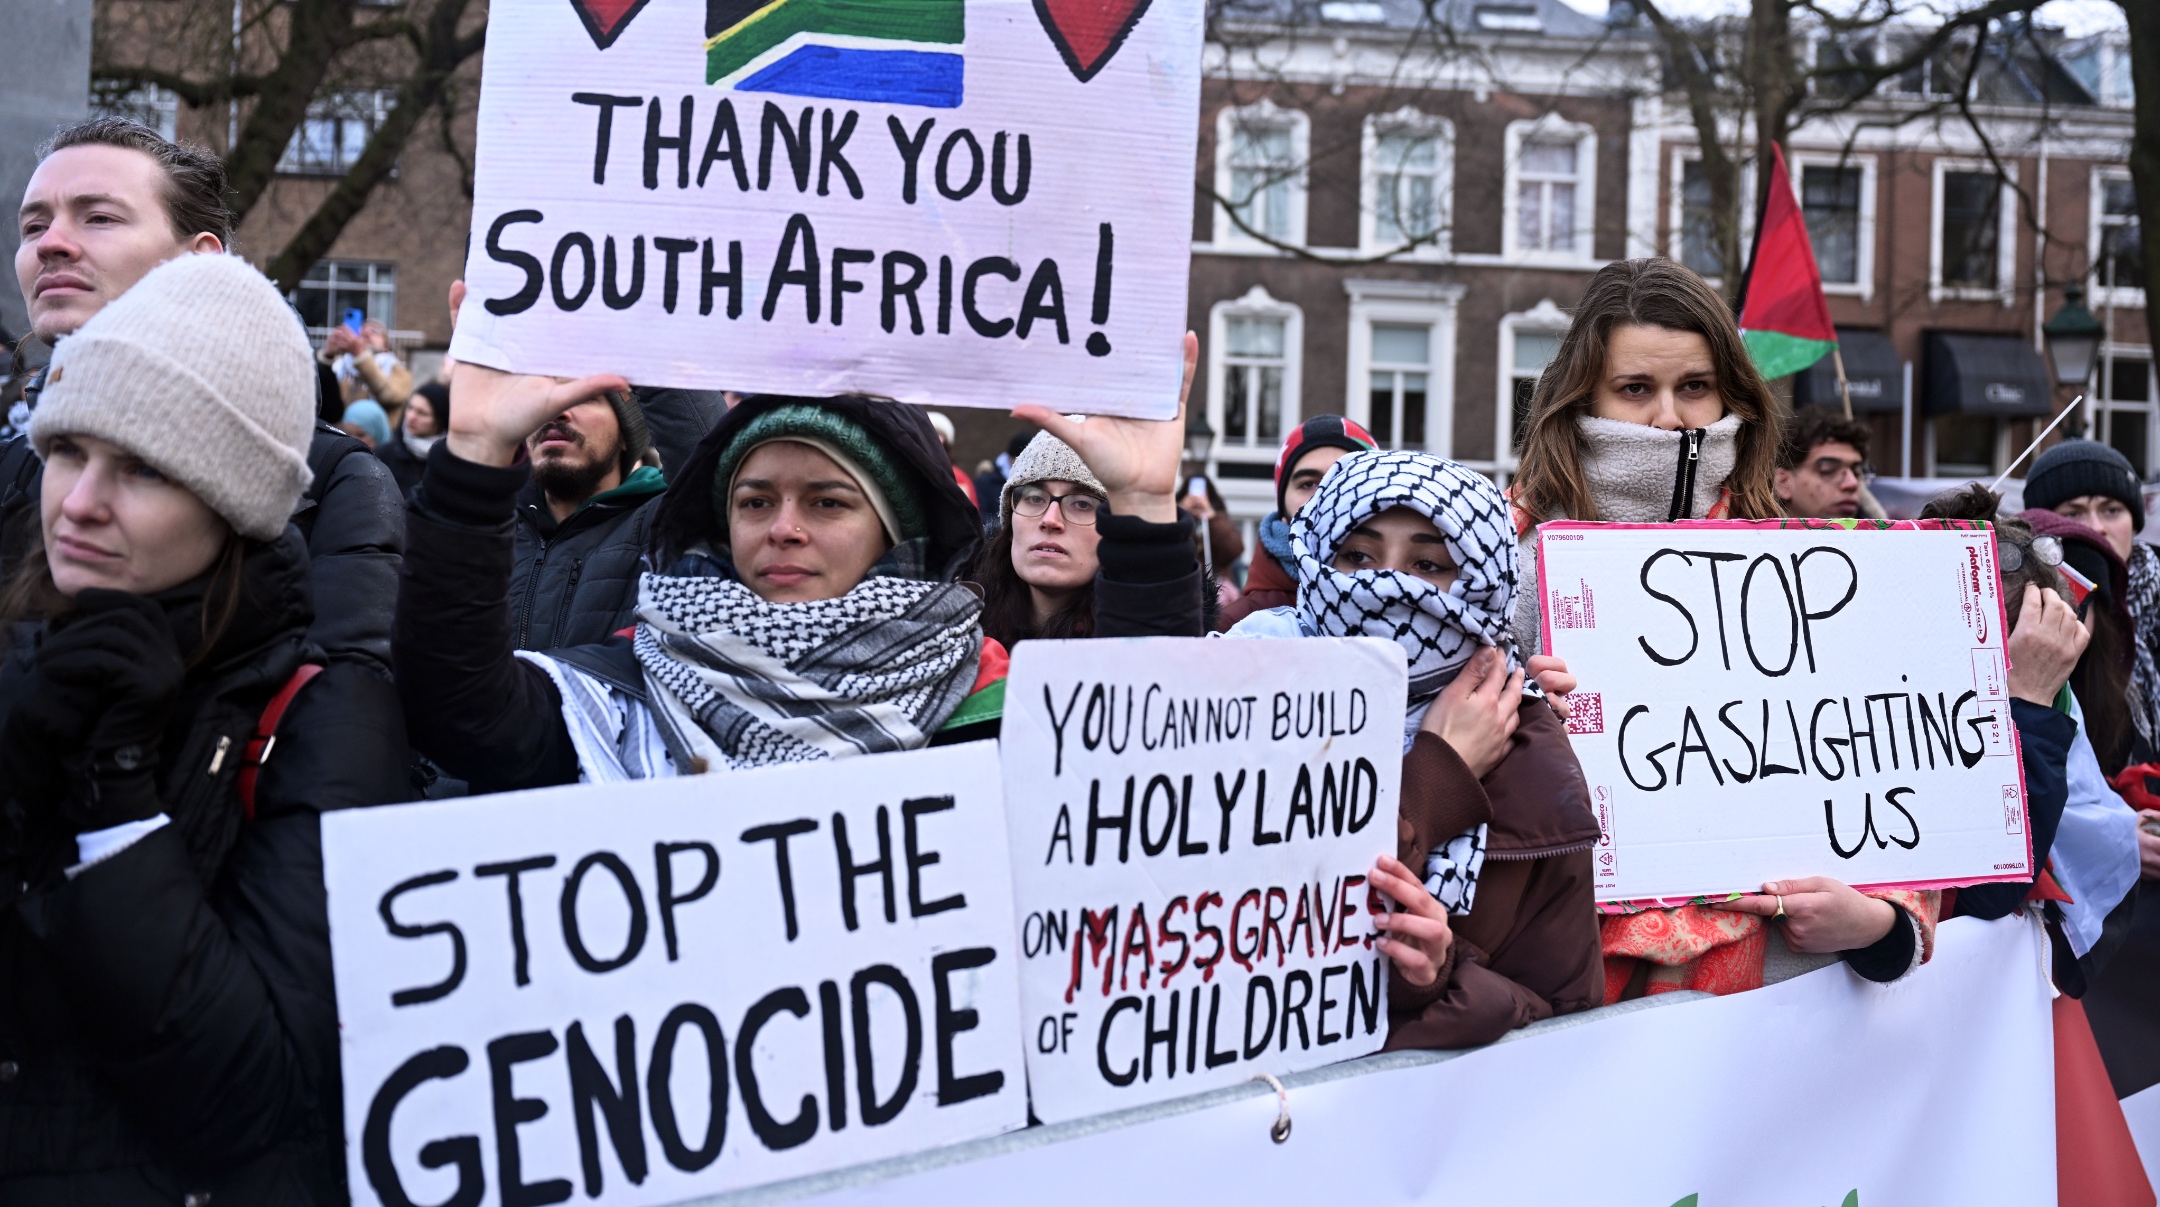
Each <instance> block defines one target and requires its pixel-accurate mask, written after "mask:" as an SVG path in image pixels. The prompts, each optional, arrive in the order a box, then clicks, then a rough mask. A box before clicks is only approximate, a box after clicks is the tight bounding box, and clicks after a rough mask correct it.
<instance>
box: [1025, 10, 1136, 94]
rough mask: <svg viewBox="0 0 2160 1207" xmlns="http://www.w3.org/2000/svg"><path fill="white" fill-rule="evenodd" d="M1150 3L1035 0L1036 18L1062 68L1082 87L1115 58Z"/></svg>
mask: <svg viewBox="0 0 2160 1207" xmlns="http://www.w3.org/2000/svg"><path fill="white" fill-rule="evenodd" d="M1149 2H1150V0H1035V15H1036V16H1037V17H1038V18H1040V19H1041V20H1042V25H1043V29H1044V31H1045V32H1047V33H1048V34H1049V35H1050V42H1051V44H1052V45H1054V46H1056V47H1057V50H1058V54H1059V56H1060V57H1062V58H1063V59H1064V60H1065V66H1067V67H1069V68H1071V69H1072V73H1073V75H1074V77H1075V78H1077V79H1078V80H1079V81H1080V82H1081V83H1083V84H1085V83H1087V82H1088V81H1089V80H1092V79H1094V78H1095V74H1096V73H1097V72H1099V71H1101V70H1102V69H1103V68H1104V67H1105V66H1106V65H1108V64H1109V62H1110V60H1111V59H1112V58H1113V57H1115V56H1116V54H1117V52H1118V47H1120V46H1123V45H1124V44H1125V36H1126V35H1127V34H1130V33H1131V32H1132V31H1133V26H1135V25H1138V24H1139V23H1140V17H1141V15H1142V14H1143V13H1145V12H1147V10H1148V4H1149Z"/></svg>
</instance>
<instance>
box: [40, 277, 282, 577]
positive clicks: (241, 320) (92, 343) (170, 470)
mask: <svg viewBox="0 0 2160 1207" xmlns="http://www.w3.org/2000/svg"><path fill="white" fill-rule="evenodd" d="M314 424H315V367H314V358H313V353H312V352H311V350H310V348H309V346H308V340H307V333H306V332H305V331H303V330H302V329H301V327H300V320H299V317H298V316H297V315H295V314H294V313H293V311H292V307H291V306H289V305H287V304H286V302H285V299H284V298H283V297H282V296H280V295H279V293H278V291H277V287H276V286H275V285H272V284H271V283H270V281H269V279H268V278H266V277H264V276H263V275H262V274H261V273H259V272H257V271H255V270H254V269H253V268H250V267H249V266H248V265H247V263H246V261H243V260H240V259H238V258H237V257H233V256H225V255H190V256H181V257H179V258H178V259H175V260H170V261H167V262H166V263H164V264H161V265H159V266H158V267H157V268H154V269H152V270H151V271H150V272H149V274H148V275H146V276H144V277H143V279H142V280H141V281H139V282H137V283H136V285H135V287H134V288H132V289H130V290H128V291H127V292H126V293H124V294H122V295H121V296H120V297H119V298H118V299H117V300H115V301H114V302H113V303H112V304H111V305H109V306H107V307H105V309H103V310H101V311H99V312H98V313H97V315H96V316H95V317H93V318H92V319H91V320H90V321H89V322H87V323H84V324H83V325H82V327H81V329H79V330H78V331H76V332H75V334H73V335H71V336H69V337H67V338H66V339H64V340H62V341H60V345H59V347H58V348H57V349H56V350H55V351H54V352H53V359H52V372H51V374H50V375H49V376H48V377H47V379H46V387H45V393H44V396H43V397H42V398H41V399H40V400H39V402H38V408H37V412H36V414H35V415H33V416H32V417H31V420H30V440H31V443H32V444H33V445H34V446H35V447H36V448H37V451H38V455H39V456H41V457H46V458H48V459H49V458H50V457H51V453H52V444H53V440H54V439H55V438H56V437H61V436H89V437H93V438H95V439H98V440H102V441H105V442H107V443H110V444H114V445H117V446H119V447H121V448H124V449H126V450H127V451H128V452H130V453H132V454H134V455H135V456H136V457H139V458H141V460H142V461H143V463H144V464H146V465H148V466H150V467H151V468H152V469H154V470H156V471H157V472H159V473H161V474H163V475H164V476H165V477H167V478H169V479H171V480H173V481H174V482H177V483H179V484H180V485H181V486H184V487H186V488H187V489H188V491H189V492H191V493H192V494H194V495H195V497H196V498H198V499H201V500H202V501H203V503H204V504H205V505H207V506H208V507H209V508H210V510H212V511H214V512H216V513H217V514H218V516H219V517H220V518H222V519H223V520H224V521H225V522H226V523H227V524H230V525H231V526H232V528H233V530H234V531H236V532H238V533H239V534H240V535H242V536H245V537H252V538H254V539H256V540H261V541H267V540H271V539H273V538H275V537H276V536H277V535H278V534H279V533H281V532H283V531H284V530H285V522H286V520H287V519H288V518H289V517H290V516H291V515H292V509H293V505H294V504H295V503H297V502H299V499H300V493H301V492H302V491H304V490H306V489H307V486H308V482H309V479H310V475H309V472H308V466H307V453H308V441H309V439H310V438H311V436H312V434H313V431H314Z"/></svg>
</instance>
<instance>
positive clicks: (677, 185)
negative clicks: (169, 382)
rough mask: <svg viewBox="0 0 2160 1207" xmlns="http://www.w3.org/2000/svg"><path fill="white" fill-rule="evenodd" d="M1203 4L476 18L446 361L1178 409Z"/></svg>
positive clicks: (605, 1)
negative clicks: (461, 232)
mask: <svg viewBox="0 0 2160 1207" xmlns="http://www.w3.org/2000/svg"><path fill="white" fill-rule="evenodd" d="M1201 25H1202V5H1201V3H1200V0H1152V2H1151V0H1033V2H1032V3H1031V2H1030V0H868V2H858V0H778V2H777V3H773V2H769V0H703V2H702V3H700V2H699V0H496V3H495V4H494V5H493V6H492V7H491V9H490V11H489V20H488V31H487V32H488V47H487V63H486V67H485V72H484V75H483V77H482V85H483V87H482V89H481V93H480V112H479V134H478V147H477V163H476V169H475V177H474V204H473V228H472V240H471V250H470V252H469V254H468V257H467V261H466V269H465V280H466V283H467V285H468V287H469V288H470V292H469V293H468V295H467V298H466V302H465V306H464V311H463V313H462V314H461V316H460V318H459V322H458V329H457V335H456V338H455V339H454V340H453V341H452V344H451V349H450V351H451V355H453V356H455V357H457V358H458V359H460V360H468V361H472V362H475V363H477V364H484V365H491V366H494V367H496V368H505V369H515V370H518V371H521V372H528V373H548V374H557V375H562V374H573V375H575V374H586V373H602V372H606V373H620V374H623V375H625V376H627V377H628V378H629V379H630V380H632V381H633V382H637V383H639V384H641V385H667V386H684V387H698V388H707V389H731V390H744V391H769V392H777V393H791V394H806V395H830V394H838V393H843V392H848V391H865V392H870V393H876V394H884V395H888V396H891V397H895V398H899V399H902V400H905V401H909V402H923V403H941V404H951V405H960V406H987V407H998V408H1007V407H1011V406H1013V405H1014V404H1015V403H1019V402H1031V401H1032V402H1042V403H1046V404H1053V405H1055V406H1057V407H1058V408H1059V409H1060V410H1066V411H1085V412H1099V413H1108V414H1123V415H1135V416H1145V417H1152V418H1167V417H1169V416H1171V415H1173V414H1175V413H1176V409H1177V390H1178V379H1179V375H1180V372H1181V355H1182V354H1181V337H1182V335H1183V333H1184V331H1185V325H1186V312H1185V300H1186V276H1187V272H1186V270H1187V267H1188V264H1189V261H1190V257H1191V244H1192V188H1191V181H1192V165H1193V156H1194V154H1195V150H1194V148H1195V140H1196V139H1197V137H1198V123H1199V96H1200V46H1201Z"/></svg>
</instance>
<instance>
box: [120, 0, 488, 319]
mask: <svg viewBox="0 0 2160 1207" xmlns="http://www.w3.org/2000/svg"><path fill="white" fill-rule="evenodd" d="M486 21H487V13H486V8H485V4H484V0H483V3H481V4H474V3H473V0H407V2H406V3H405V4H404V5H403V6H402V7H393V6H386V5H380V4H375V3H368V4H362V3H360V2H359V0H237V3H234V4H232V5H230V6H228V5H227V4H226V3H225V0H100V3H99V5H98V14H97V26H96V41H95V45H94V47H93V62H92V76H93V78H94V79H95V80H96V82H97V83H98V84H99V85H100V86H101V87H103V88H105V89H107V90H125V89H129V88H139V87H143V86H154V87H158V88H163V89H165V90H167V91H169V92H171V93H172V94H173V95H174V96H175V97H177V98H178V99H179V100H180V101H181V102H182V103H184V104H186V105H187V106H189V107H190V108H192V109H195V110H198V111H200V110H211V111H215V110H217V109H219V108H221V107H229V108H230V110H231V113H232V122H231V125H230V130H229V136H228V138H227V139H226V140H224V141H225V143H226V145H225V147H224V160H225V168H226V172H227V174H228V176H229V179H230V194H229V197H228V200H229V201H230V203H231V205H232V207H233V212H234V213H235V214H236V215H238V216H240V217H241V218H245V217H246V216H247V215H248V213H249V212H250V211H252V210H253V209H255V208H256V206H257V205H259V204H261V203H262V201H263V200H264V198H265V196H266V195H267V194H268V192H269V190H270V185H271V182H272V181H273V180H274V179H275V178H276V176H277V173H278V170H279V163H280V162H281V160H282V159H283V158H284V156H285V152H286V148H287V147H288V146H289V145H291V143H292V141H293V138H294V136H295V135H296V134H297V133H299V132H300V131H301V129H302V127H303V124H304V123H305V122H306V121H307V120H308V111H309V106H310V105H312V104H314V103H316V101H317V100H318V99H319V98H321V97H323V96H324V95H326V94H327V93H329V92H332V91H334V90H353V91H358V90H369V91H374V92H383V93H394V95H395V100H394V101H393V102H392V103H391V105H390V108H389V111H388V113H387V114H386V115H385V116H384V117H383V118H382V120H381V121H380V122H379V124H377V125H375V127H374V129H373V131H372V132H371V134H370V135H369V137H368V140H367V145H366V147H365V149H364V150H362V152H361V153H360V154H359V155H358V156H357V157H356V158H354V159H353V160H352V161H351V162H350V163H349V164H348V165H346V167H345V171H344V174H343V176H342V177H341V178H340V179H339V180H338V182H337V184H336V186H335V187H333V188H332V189H330V190H329V192H328V193H327V195H325V196H324V197H323V198H322V200H321V201H320V202H319V203H318V204H317V205H316V207H315V209H314V211H313V212H312V213H311V214H310V215H309V216H308V218H307V219H306V220H305V221H303V222H302V223H301V224H300V226H299V227H298V229H297V230H296V231H295V232H294V234H293V235H292V236H291V237H290V238H288V239H287V241H286V242H285V245H284V246H282V247H280V248H279V249H278V250H277V251H276V252H275V253H274V254H273V255H272V256H271V257H270V258H269V267H268V270H267V271H268V273H269V275H270V276H271V277H272V278H273V279H274V280H276V281H277V282H278V284H279V285H280V286H281V287H283V288H286V289H291V288H294V287H295V286H297V285H298V284H299V281H300V278H301V276H302V275H303V274H304V273H305V272H306V271H307V269H308V267H309V266H310V265H312V264H313V263H315V261H316V260H318V259H320V258H321V257H322V256H323V255H324V254H325V253H326V252H328V251H329V249H330V247H331V245H332V244H333V243H335V242H336V240H337V237H338V234H339V233H340V232H341V231H343V230H344V228H345V226H346V224H347V223H348V222H350V221H351V220H352V219H353V217H354V216H355V215H357V214H358V213H359V212H360V211H361V209H362V208H364V207H365V206H366V204H367V201H368V198H369V197H370V196H371V195H372V194H373V192H374V190H375V188H376V187H377V186H378V185H380V184H381V183H382V182H383V181H384V180H386V179H388V178H389V177H390V176H391V174H392V173H393V172H394V170H395V168H396V165H397V161H398V157H399V156H400V155H401V154H402V153H403V152H404V150H405V149H406V147H407V146H408V145H409V144H410V143H411V140H412V138H413V136H414V134H415V132H417V131H419V130H421V129H423V128H424V123H425V121H426V119H427V118H428V117H429V115H430V114H431V113H433V114H435V115H437V116H438V117H439V118H441V119H442V121H443V124H442V136H443V140H444V142H445V144H446V145H447V146H448V147H449V148H450V150H451V151H452V152H453V153H454V154H457V155H458V157H459V161H460V163H461V164H462V163H464V162H466V160H465V157H464V155H463V154H462V153H461V152H459V151H458V148H457V147H456V144H455V140H454V139H453V138H452V136H451V133H450V126H449V123H448V117H449V115H450V113H451V106H452V105H453V104H454V100H455V97H456V96H457V88H456V81H457V76H458V72H459V69H460V68H461V67H462V66H463V65H464V64H465V63H466V62H467V61H468V60H471V59H472V58H473V57H474V56H476V55H478V54H479V53H480V51H481V49H482V47H483V46H484V45H485V41H486V32H487V31H486ZM466 178H467V183H468V185H469V181H470V173H469V171H468V172H467V173H466Z"/></svg>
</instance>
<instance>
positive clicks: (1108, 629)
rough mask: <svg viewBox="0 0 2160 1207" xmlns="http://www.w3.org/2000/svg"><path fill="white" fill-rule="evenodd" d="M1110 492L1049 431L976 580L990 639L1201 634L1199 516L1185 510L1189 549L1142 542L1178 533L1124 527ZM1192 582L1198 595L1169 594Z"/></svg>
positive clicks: (1010, 490)
mask: <svg viewBox="0 0 2160 1207" xmlns="http://www.w3.org/2000/svg"><path fill="white" fill-rule="evenodd" d="M1068 422H1069V421H1068ZM1109 493H1110V492H1109V491H1108V489H1107V488H1105V487H1104V486H1103V484H1102V482H1101V480H1100V479H1098V478H1097V477H1096V476H1095V473H1094V471H1093V470H1091V469H1089V468H1088V465H1087V462H1085V461H1083V460H1082V459H1081V457H1080V454H1078V453H1076V452H1074V451H1073V449H1072V446H1070V445H1068V444H1066V443H1065V442H1064V441H1062V440H1060V439H1058V438H1057V437H1056V436H1054V435H1051V434H1050V433H1049V432H1043V433H1040V434H1039V435H1037V436H1036V437H1035V439H1034V440H1032V441H1030V442H1029V443H1028V446H1027V447H1026V448H1025V449H1023V450H1022V451H1021V453H1020V455H1019V456H1018V457H1016V458H1014V459H1013V463H1012V472H1011V474H1010V475H1009V476H1008V477H1007V478H1006V480H1005V489H1004V491H1003V492H1002V494H1001V495H1000V497H999V504H998V518H999V524H998V527H997V530H996V531H995V532H993V533H992V534H991V536H990V539H989V540H988V541H987V542H985V543H984V545H983V550H982V553H981V555H980V556H979V557H978V558H977V559H976V562H975V569H974V571H973V572H972V573H971V574H970V576H969V577H970V579H971V580H972V581H973V582H974V583H975V584H976V585H977V586H978V587H980V588H981V589H982V594H983V611H982V626H983V633H984V635H985V636H987V637H990V638H991V639H992V640H995V641H998V642H1000V643H1002V644H1003V645H1005V646H1006V647H1007V648H1010V647H1011V646H1012V645H1014V644H1015V643H1016V642H1021V641H1026V640H1028V639H1030V638H1034V637H1094V636H1098V635H1101V636H1108V635H1111V634H1116V635H1118V636H1127V637H1130V636H1175V637H1191V636H1197V635H1199V633H1200V632H1201V629H1200V628H1196V627H1194V621H1195V619H1196V618H1197V617H1199V616H1200V614H1201V612H1200V608H1201V602H1202V601H1201V594H1202V590H1203V582H1202V580H1203V578H1204V575H1203V574H1202V573H1201V569H1200V566H1199V564H1198V563H1199V558H1198V557H1197V556H1196V554H1195V550H1194V546H1193V542H1192V535H1191V531H1192V530H1191V525H1192V520H1191V517H1190V516H1189V515H1187V514H1186V513H1184V512H1179V513H1178V514H1179V516H1180V517H1182V518H1181V519H1180V520H1179V523H1178V525H1177V530H1178V531H1181V532H1183V533H1184V543H1183V545H1182V546H1180V545H1177V544H1173V543H1171V542H1170V541H1168V540H1155V539H1135V538H1136V537H1149V538H1152V537H1154V536H1157V535H1163V536H1167V535H1168V533H1169V531H1170V530H1171V526H1170V525H1152V526H1149V527H1148V528H1147V529H1146V530H1144V531H1143V530H1141V529H1137V528H1133V527H1132V526H1131V525H1130V524H1129V522H1126V523H1121V521H1129V517H1119V516H1113V515H1111V514H1110V504H1109ZM1106 538H1108V539H1106ZM1188 576H1189V578H1190V580H1191V589H1190V590H1189V591H1187V590H1185V589H1183V588H1182V587H1180V588H1178V589H1175V590H1164V589H1162V587H1161V584H1162V583H1164V582H1165V581H1166V580H1168V579H1171V578H1177V579H1178V580H1179V582H1180V583H1182V582H1183V581H1184V579H1185V577H1188ZM1142 583H1147V584H1154V585H1152V586H1149V587H1147V588H1146V589H1141V588H1139V587H1138V586H1137V584H1142Z"/></svg>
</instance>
